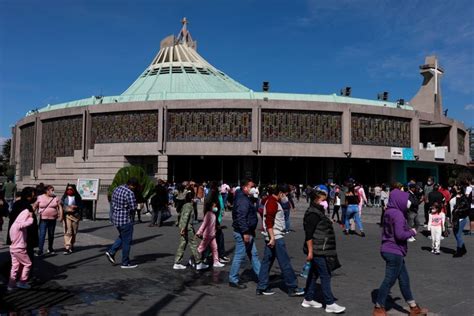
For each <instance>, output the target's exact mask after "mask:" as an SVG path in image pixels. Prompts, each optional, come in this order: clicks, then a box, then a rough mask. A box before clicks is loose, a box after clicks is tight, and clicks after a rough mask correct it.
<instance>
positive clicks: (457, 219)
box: [452, 179, 473, 258]
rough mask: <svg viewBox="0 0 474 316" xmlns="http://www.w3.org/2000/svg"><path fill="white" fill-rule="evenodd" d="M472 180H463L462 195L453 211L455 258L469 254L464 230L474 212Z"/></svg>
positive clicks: (457, 199)
mask: <svg viewBox="0 0 474 316" xmlns="http://www.w3.org/2000/svg"><path fill="white" fill-rule="evenodd" d="M470 183H471V180H470V179H467V180H466V179H462V180H461V190H460V191H461V194H460V196H459V197H457V198H456V203H455V206H454V209H453V211H452V216H453V233H454V237H455V238H456V252H455V253H454V255H453V258H460V257H462V256H464V255H465V254H466V253H467V250H466V245H465V244H464V239H463V234H464V232H463V230H464V227H465V226H466V224H467V223H468V221H469V215H470V214H471V213H472V211H473V200H472V187H471V185H470Z"/></svg>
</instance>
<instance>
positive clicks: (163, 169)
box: [155, 155, 168, 181]
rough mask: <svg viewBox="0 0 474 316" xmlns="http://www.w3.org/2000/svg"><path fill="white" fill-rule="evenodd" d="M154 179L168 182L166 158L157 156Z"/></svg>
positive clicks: (165, 156)
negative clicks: (156, 168)
mask: <svg viewBox="0 0 474 316" xmlns="http://www.w3.org/2000/svg"><path fill="white" fill-rule="evenodd" d="M155 178H156V179H161V180H164V181H166V180H168V156H167V155H158V170H157V172H156V174H155Z"/></svg>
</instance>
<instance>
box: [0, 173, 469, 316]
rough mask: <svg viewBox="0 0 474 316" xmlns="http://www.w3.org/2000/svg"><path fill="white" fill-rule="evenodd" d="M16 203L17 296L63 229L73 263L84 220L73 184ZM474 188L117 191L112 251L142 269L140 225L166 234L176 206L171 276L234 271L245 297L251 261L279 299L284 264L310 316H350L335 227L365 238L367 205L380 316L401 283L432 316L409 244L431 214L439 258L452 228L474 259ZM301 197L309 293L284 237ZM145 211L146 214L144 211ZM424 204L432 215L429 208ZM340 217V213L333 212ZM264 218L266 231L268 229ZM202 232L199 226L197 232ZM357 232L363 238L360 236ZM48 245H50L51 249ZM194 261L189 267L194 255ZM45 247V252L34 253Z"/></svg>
mask: <svg viewBox="0 0 474 316" xmlns="http://www.w3.org/2000/svg"><path fill="white" fill-rule="evenodd" d="M11 188H12V189H11V191H12V194H14V195H15V196H16V198H14V200H13V201H10V200H8V201H7V200H6V199H4V198H3V197H2V199H0V203H1V204H0V207H2V209H3V210H5V209H6V210H7V211H6V212H5V211H4V215H5V214H7V215H8V217H9V226H8V229H9V234H8V241H7V242H8V244H10V253H11V258H12V269H11V274H10V280H9V284H8V291H13V290H14V289H15V288H22V289H27V288H29V287H30V285H29V283H28V281H29V279H30V278H31V276H30V271H31V268H32V264H33V262H34V260H33V257H34V256H38V257H41V256H44V255H45V254H54V253H55V249H54V248H53V245H54V243H53V242H54V233H55V228H56V223H57V222H58V221H59V222H62V224H63V229H64V252H63V254H64V255H70V254H72V253H73V252H74V244H75V240H76V235H77V233H78V228H79V222H80V220H81V209H82V200H81V196H80V195H79V194H78V192H77V190H76V187H75V185H73V184H68V185H67V186H66V188H65V190H64V195H63V196H62V197H61V198H58V197H57V196H56V195H55V190H54V187H53V186H51V185H48V186H44V185H39V186H38V187H36V188H31V187H26V188H23V189H22V191H21V192H19V193H17V192H16V188H14V187H13V186H11ZM472 189H473V184H472V179H471V178H470V177H464V178H462V179H460V181H458V182H457V183H456V184H454V185H452V186H450V187H448V186H445V185H443V184H439V183H435V182H434V179H433V178H432V177H430V178H428V180H427V182H426V184H425V185H423V184H421V183H417V182H416V181H414V180H411V181H410V182H409V183H407V184H406V185H402V184H394V185H392V186H391V187H390V188H389V187H388V186H386V185H380V186H379V185H376V186H374V187H373V189H371V188H369V190H368V192H366V191H367V189H366V188H364V186H363V185H361V184H360V183H358V182H357V181H355V180H354V179H348V180H346V181H344V182H343V183H342V184H335V183H326V184H320V185H316V186H307V187H304V186H303V185H287V184H280V185H267V186H260V187H257V185H256V184H255V183H254V182H253V181H252V180H251V179H246V180H244V181H242V183H240V185H239V186H235V187H231V186H229V185H228V184H226V183H220V185H219V184H218V183H217V182H209V183H207V184H197V183H194V182H192V181H186V182H183V183H179V184H177V185H171V184H169V183H165V182H163V181H159V183H158V184H157V185H156V188H155V191H154V193H153V195H152V196H151V197H150V198H149V199H143V198H142V197H141V196H140V193H139V191H140V185H139V182H138V181H137V179H134V178H131V179H129V180H128V182H127V183H126V184H123V185H121V186H118V187H117V188H115V189H114V191H113V193H112V196H111V212H110V220H111V222H112V223H113V225H114V226H115V227H116V229H117V233H118V237H117V239H116V240H115V242H114V243H113V244H112V245H111V246H110V247H109V248H108V249H107V251H106V252H105V255H106V257H107V259H108V261H109V262H110V263H111V264H113V265H115V264H116V263H117V262H116V259H115V257H116V254H117V252H118V251H120V250H121V254H122V255H121V264H120V266H121V268H124V269H132V268H136V267H137V266H138V265H137V264H136V263H133V262H132V261H131V260H130V250H131V243H132V239H133V227H134V223H135V216H136V215H138V220H139V221H141V217H140V213H141V212H142V211H143V209H145V207H146V209H148V208H149V206H151V211H152V213H153V214H152V219H151V222H150V225H149V226H150V227H155V226H157V227H159V226H161V225H163V223H164V222H165V221H166V220H167V219H168V218H169V217H170V216H171V212H170V207H171V206H173V207H174V208H175V209H176V213H177V221H176V226H177V234H178V235H179V243H178V245H177V250H176V255H175V258H174V263H173V266H172V268H173V269H175V270H184V269H187V268H188V266H189V267H192V268H194V269H196V270H205V269H208V268H210V267H211V266H212V268H216V269H219V268H222V267H224V266H225V265H226V264H229V265H230V271H229V279H228V281H229V286H230V287H231V288H235V289H245V288H246V287H247V286H246V284H245V283H242V282H241V281H240V274H239V271H240V269H241V266H242V265H243V264H244V262H245V261H246V260H247V259H248V260H249V261H250V263H251V265H252V269H253V271H254V273H255V277H256V279H257V280H258V281H257V287H256V288H257V290H256V294H257V295H273V294H275V292H274V291H273V290H272V289H271V288H270V286H269V272H270V270H271V268H272V265H273V263H274V261H275V259H276V260H277V262H278V264H279V266H280V271H281V274H282V279H283V281H284V283H285V286H286V289H287V292H288V295H289V296H304V299H303V301H302V303H301V305H302V306H303V307H305V308H321V307H323V306H324V308H325V310H326V312H329V313H341V312H343V311H344V310H345V307H343V306H340V305H338V304H337V303H336V302H335V301H336V299H335V298H334V295H333V293H332V290H331V275H332V272H333V271H334V270H336V269H338V268H340V267H341V264H340V262H339V259H338V255H337V251H336V228H338V227H339V226H338V224H339V225H340V226H341V227H340V228H341V229H342V232H343V233H344V234H345V235H348V236H349V235H359V236H360V237H365V236H366V235H365V232H364V228H363V224H362V220H361V217H362V211H363V207H364V205H372V206H373V207H380V210H381V218H380V226H381V227H382V241H381V248H380V252H381V256H382V258H383V260H384V261H385V262H386V270H385V277H384V280H383V282H382V283H381V285H380V288H379V291H378V296H377V298H376V300H375V306H374V311H373V315H377V316H378V315H386V311H385V303H386V299H387V296H388V293H389V291H390V289H391V287H392V286H393V285H394V283H395V282H396V281H397V280H398V281H399V283H400V289H401V292H402V295H403V297H404V299H405V300H406V302H407V303H408V304H409V306H410V315H422V314H426V313H427V310H426V309H425V308H421V307H420V306H419V305H418V304H417V303H416V302H415V300H414V298H413V294H412V292H411V289H410V281H409V276H408V269H407V267H406V264H405V260H404V257H405V256H406V255H407V249H408V247H407V243H408V242H415V241H416V236H417V235H418V233H420V232H423V231H420V228H421V227H422V224H421V223H420V218H419V216H418V211H419V209H423V213H424V214H423V215H424V216H423V217H424V224H423V229H424V228H426V230H425V231H428V232H429V236H428V238H431V241H432V253H433V254H435V255H439V254H440V244H441V240H442V239H443V238H445V237H447V236H448V235H449V233H448V232H449V230H450V229H452V232H453V235H454V236H455V238H456V242H457V249H456V252H455V253H454V255H453V257H455V258H458V257H462V256H464V255H465V254H466V253H467V250H466V247H465V244H464V241H463V234H464V227H465V226H466V225H467V223H468V222H471V221H472V220H473V215H474V214H473V211H474V205H473V202H472ZM301 197H304V198H306V201H307V202H308V204H309V206H308V208H307V210H306V212H305V214H304V218H303V228H304V236H305V237H304V243H303V244H304V247H303V254H302V255H305V256H306V265H305V266H304V269H303V272H302V275H304V276H306V284H305V287H300V286H299V285H298V278H297V276H296V274H295V270H294V268H293V266H292V264H291V259H290V258H291V257H290V255H289V253H288V250H287V248H286V245H285V235H286V234H289V233H290V232H291V231H292V229H291V220H290V218H291V216H290V214H291V212H292V211H294V210H295V203H296V202H297V201H299V199H300V198H301ZM200 203H202V205H203V214H202V221H201V222H199V221H198V204H200ZM140 204H141V205H140ZM422 205H423V207H422ZM331 208H332V212H331ZM226 211H232V229H233V233H232V237H233V239H234V242H235V250H234V253H233V256H232V260H231V259H230V258H228V257H227V256H226V250H225V242H224V233H223V230H222V229H223V227H222V221H223V217H224V216H225V213H226ZM259 216H260V223H261V227H260V228H259V227H258V226H259ZM198 225H199V227H198ZM356 228H357V230H358V232H356ZM257 234H261V235H262V236H263V239H264V240H265V244H264V250H263V257H262V259H260V257H259V254H258V250H257V246H256V243H255V238H256V236H257ZM46 237H47V239H48V244H47V248H46V251H44V250H45V248H44V245H45V242H46ZM188 245H189V248H190V250H191V253H192V255H191V256H190V259H189V261H185V260H184V254H185V250H186V248H187V246H188ZM35 248H38V250H37V252H34V250H35ZM318 278H319V279H320V282H321V291H322V297H323V302H317V301H316V297H317V295H316V291H317V287H316V280H317V279H318Z"/></svg>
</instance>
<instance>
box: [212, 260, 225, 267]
mask: <svg viewBox="0 0 474 316" xmlns="http://www.w3.org/2000/svg"><path fill="white" fill-rule="evenodd" d="M212 266H213V267H214V268H223V267H225V264H223V263H220V262H219V261H217V262H214V264H213V265H212Z"/></svg>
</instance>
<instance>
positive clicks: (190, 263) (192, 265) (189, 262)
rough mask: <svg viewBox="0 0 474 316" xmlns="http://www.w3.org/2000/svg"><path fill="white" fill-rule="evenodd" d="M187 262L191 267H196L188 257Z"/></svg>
mask: <svg viewBox="0 0 474 316" xmlns="http://www.w3.org/2000/svg"><path fill="white" fill-rule="evenodd" d="M188 264H189V265H190V266H191V267H193V268H195V267H196V264H195V263H194V262H193V259H189V261H188Z"/></svg>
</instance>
